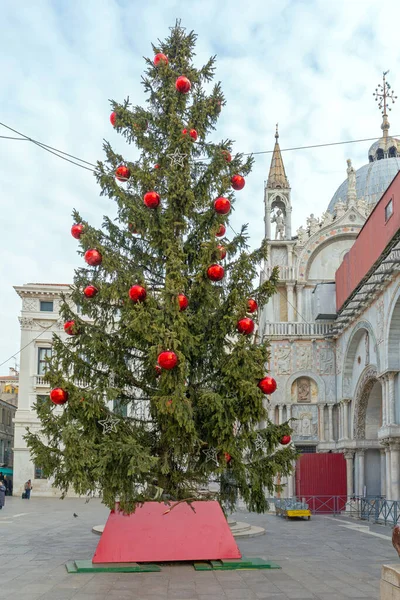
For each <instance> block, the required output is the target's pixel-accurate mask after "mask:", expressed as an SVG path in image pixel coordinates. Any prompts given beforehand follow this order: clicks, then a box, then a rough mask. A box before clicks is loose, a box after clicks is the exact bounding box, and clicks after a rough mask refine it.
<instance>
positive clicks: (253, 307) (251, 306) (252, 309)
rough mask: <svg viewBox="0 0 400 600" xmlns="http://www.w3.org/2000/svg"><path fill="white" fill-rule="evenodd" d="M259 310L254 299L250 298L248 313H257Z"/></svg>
mask: <svg viewBox="0 0 400 600" xmlns="http://www.w3.org/2000/svg"><path fill="white" fill-rule="evenodd" d="M257 308H258V304H257V302H256V301H255V300H254V299H253V298H250V299H249V300H247V312H249V313H253V312H256V310H257Z"/></svg>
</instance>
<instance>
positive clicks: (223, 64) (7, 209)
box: [0, 0, 400, 372]
mask: <svg viewBox="0 0 400 600" xmlns="http://www.w3.org/2000/svg"><path fill="white" fill-rule="evenodd" d="M176 17H181V18H182V24H183V25H184V26H185V27H187V29H194V30H195V31H196V32H197V33H198V36H199V38H198V47H197V56H196V57H195V61H196V63H197V64H202V63H203V62H204V61H205V60H206V59H207V58H208V56H209V55H211V54H214V53H217V54H218V63H217V79H219V80H221V81H222V85H223V89H224V93H225V96H226V99H227V106H226V108H225V109H224V110H223V111H222V114H221V119H220V126H219V128H218V132H217V133H218V136H219V137H220V138H226V137H230V138H233V139H235V140H236V143H235V149H236V150H237V151H242V152H250V151H260V150H265V149H272V147H273V142H274V138H273V134H274V130H275V123H276V122H277V121H278V122H279V124H280V134H281V137H280V142H281V147H282V148H284V147H292V146H301V145H308V144H311V143H322V142H330V141H339V140H343V139H352V138H354V139H357V138H365V137H373V136H374V135H379V133H380V129H379V127H380V116H379V113H378V111H377V109H376V106H375V103H374V102H373V99H372V91H373V89H374V87H375V86H376V84H377V83H378V82H379V79H380V76H381V71H382V70H384V69H391V73H390V80H391V82H392V84H393V88H394V89H397V90H398V91H400V73H399V72H396V70H395V69H396V65H397V64H398V63H399V58H400V56H399V55H400V48H399V46H398V44H396V40H395V37H393V35H392V34H388V31H390V27H388V24H389V25H390V24H391V23H394V22H398V21H399V17H400V5H398V3H397V2H396V0H393V1H390V0H387V1H386V2H385V3H384V4H381V3H377V2H376V1H375V0H363V1H361V0H360V1H359V2H358V1H355V0H353V1H349V0H347V1H345V0H343V1H342V0H340V1H338V0H336V2H331V3H329V2H327V1H326V0H316V1H315V2H312V1H303V2H302V1H300V0H296V1H290V0H281V1H280V2H275V1H272V0H270V1H268V2H265V0H264V1H261V0H254V1H251V2H248V3H247V5H244V4H243V2H239V1H238V0H231V1H230V2H218V3H217V2H215V1H214V0H208V1H204V0H201V1H200V0H196V1H192V2H183V1H182V0H180V1H173V0H163V1H162V2H160V1H159V0H154V1H151V2H148V3H143V2H139V1H138V0H136V1H134V2H132V1H131V2H129V1H128V0H126V1H122V0H114V1H112V0H102V1H101V2H98V1H95V0H89V1H87V2H85V3H81V2H78V1H77V0H71V1H70V2H68V3H54V2H51V1H45V0H42V1H37V2H34V3H31V4H30V5H29V4H26V5H25V6H24V9H23V10H21V11H16V10H15V7H13V6H12V4H10V3H8V4H7V3H5V4H4V6H3V7H2V19H1V23H0V68H1V73H2V85H1V87H0V101H1V107H2V111H1V118H0V121H3V122H5V123H7V124H9V125H10V126H12V127H15V128H16V129H19V130H20V131H23V132H24V133H26V134H27V135H29V136H32V137H34V138H37V139H40V140H42V141H43V142H45V143H48V144H51V145H53V146H55V147H59V148H61V149H63V150H65V151H67V152H70V153H71V154H76V155H78V156H80V157H82V158H85V159H86V160H89V161H93V162H95V161H96V160H97V159H98V158H101V157H102V148H101V146H102V140H103V138H107V139H109V140H110V141H111V143H112V144H113V146H114V147H115V148H116V149H117V150H119V151H121V152H122V153H123V154H125V155H127V156H128V155H129V152H132V150H129V148H128V147H127V146H126V144H125V142H124V141H123V140H121V139H120V138H119V136H118V135H117V134H116V133H115V132H114V131H113V130H112V128H111V127H110V125H109V122H108V116H109V104H108V99H109V98H114V99H116V100H122V99H124V98H125V97H126V96H127V95H129V96H130V97H131V99H132V100H133V101H134V102H135V103H143V101H144V95H143V91H142V87H141V85H140V75H141V73H142V70H143V67H144V63H143V60H142V56H143V55H147V56H151V46H150V42H156V41H157V38H164V37H165V36H166V35H168V33H169V30H168V27H169V26H171V25H173V23H174V21H175V18H176ZM391 121H392V130H391V131H392V132H393V133H400V107H399V108H398V109H396V108H395V109H394V110H393V112H392V116H391ZM396 130H397V131H396ZM0 135H7V131H6V130H4V129H2V128H0ZM368 147H369V144H368V143H363V144H354V145H349V146H337V147H331V148H320V149H315V150H303V151H297V152H287V153H284V161H285V166H286V171H287V174H288V177H289V180H290V183H291V186H292V200H293V221H294V223H293V225H294V227H293V229H294V230H295V229H296V228H297V227H298V226H299V225H300V224H302V223H304V222H305V219H306V216H307V215H308V214H310V213H311V212H314V213H316V214H320V213H321V212H322V211H323V210H325V207H326V206H327V204H328V202H329V200H330V198H331V197H332V195H333V194H334V192H335V190H336V188H337V187H338V186H339V184H340V183H341V182H342V181H343V179H344V178H345V168H346V163H345V159H346V158H347V157H349V156H350V157H352V158H353V162H354V164H355V166H356V167H359V166H361V165H362V164H365V163H366V162H367V150H368ZM0 149H1V150H2V152H1V156H2V161H1V167H0V194H1V195H0V209H1V213H0V214H1V223H2V250H3V251H2V260H1V263H0V280H1V288H0V318H1V322H2V328H1V335H0V362H2V360H3V359H5V358H7V357H8V355H10V354H12V353H13V352H15V351H16V350H17V349H18V348H19V326H18V321H17V317H18V314H19V311H20V301H19V298H18V297H17V296H16V294H15V292H14V291H13V289H12V286H13V285H16V284H22V283H26V282H28V281H52V282H61V283H63V282H68V281H71V280H72V277H73V269H74V268H75V267H77V266H79V265H80V264H81V258H80V257H79V256H78V255H77V254H76V248H77V245H76V242H75V241H74V240H73V239H72V237H71V236H70V234H69V229H70V226H71V217H70V214H71V210H72V208H73V207H76V208H78V209H79V210H80V212H81V213H82V215H83V216H84V217H85V218H86V219H88V220H89V221H91V222H92V223H93V224H95V225H97V226H98V225H100V224H101V221H102V216H103V214H105V213H106V214H110V212H111V213H113V211H114V207H113V205H112V203H111V202H110V201H109V200H108V199H107V198H103V197H100V196H99V189H98V187H97V184H96V182H95V180H94V177H93V176H92V175H91V174H90V173H89V172H88V171H84V170H82V169H79V168H77V167H74V166H73V165H70V164H69V163H67V162H65V161H61V160H60V159H58V158H56V157H54V156H52V155H51V154H48V153H46V152H44V151H42V150H40V149H39V148H37V147H35V146H33V145H31V144H30V143H28V142H13V141H7V140H0ZM269 162H270V155H260V156H258V157H257V158H256V163H255V168H254V171H253V173H252V174H251V176H250V177H249V178H248V180H247V183H246V187H245V189H244V190H243V191H242V192H239V193H238V195H237V203H236V210H235V213H234V215H233V219H232V224H233V226H234V227H235V228H238V227H239V225H240V224H241V223H242V222H249V224H250V232H251V236H252V244H253V245H257V244H258V243H259V241H260V240H261V238H262V237H263V233H264V225H263V216H264V215H263V182H264V180H265V179H266V178H267V175H268V169H269ZM10 364H12V363H10ZM7 366H8V365H5V366H4V367H1V368H0V372H5V371H6V369H7Z"/></svg>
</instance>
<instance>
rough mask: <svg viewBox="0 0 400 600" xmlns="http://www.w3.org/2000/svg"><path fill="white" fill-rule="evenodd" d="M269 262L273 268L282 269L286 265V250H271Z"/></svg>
mask: <svg viewBox="0 0 400 600" xmlns="http://www.w3.org/2000/svg"><path fill="white" fill-rule="evenodd" d="M271 261H272V266H273V267H276V266H278V267H283V266H285V265H287V252H286V248H273V250H272V253H271Z"/></svg>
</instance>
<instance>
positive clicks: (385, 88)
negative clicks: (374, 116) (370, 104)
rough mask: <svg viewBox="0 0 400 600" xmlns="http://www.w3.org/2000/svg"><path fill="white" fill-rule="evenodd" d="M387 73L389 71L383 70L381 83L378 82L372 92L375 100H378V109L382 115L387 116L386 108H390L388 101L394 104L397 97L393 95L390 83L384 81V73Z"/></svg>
mask: <svg viewBox="0 0 400 600" xmlns="http://www.w3.org/2000/svg"><path fill="white" fill-rule="evenodd" d="M388 73H389V71H384V73H383V82H382V85H381V84H379V85H378V87H377V88H375V92H374V93H373V96H375V101H376V102H378V106H379V110H380V111H381V112H382V115H383V116H387V110H392V109H391V108H390V107H389V106H388V102H389V101H391V102H392V104H394V103H395V101H396V99H397V96H395V95H394V92H393V90H392V88H391V86H390V83H388V82H387V81H386V75H387V74H388Z"/></svg>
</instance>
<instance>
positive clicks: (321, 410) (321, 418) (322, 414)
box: [318, 404, 325, 442]
mask: <svg viewBox="0 0 400 600" xmlns="http://www.w3.org/2000/svg"><path fill="white" fill-rule="evenodd" d="M318 413H319V415H318V416H319V441H320V442H324V441H325V404H318Z"/></svg>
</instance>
